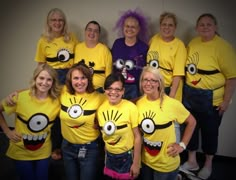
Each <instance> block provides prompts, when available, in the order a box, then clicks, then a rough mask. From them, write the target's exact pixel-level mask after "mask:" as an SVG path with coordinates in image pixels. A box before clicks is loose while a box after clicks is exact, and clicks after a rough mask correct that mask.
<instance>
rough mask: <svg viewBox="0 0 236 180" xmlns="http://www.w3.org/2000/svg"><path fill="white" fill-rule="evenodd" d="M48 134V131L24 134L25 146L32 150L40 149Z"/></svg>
mask: <svg viewBox="0 0 236 180" xmlns="http://www.w3.org/2000/svg"><path fill="white" fill-rule="evenodd" d="M47 135H48V134H47V132H45V133H43V134H40V135H31V134H23V135H22V137H23V142H24V146H25V148H26V149H28V150H31V151H35V150H38V149H39V148H40V147H42V145H43V144H44V142H45V139H46V138H47Z"/></svg>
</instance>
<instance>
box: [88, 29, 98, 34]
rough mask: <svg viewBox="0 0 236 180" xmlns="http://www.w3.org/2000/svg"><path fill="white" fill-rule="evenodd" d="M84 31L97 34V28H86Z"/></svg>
mask: <svg viewBox="0 0 236 180" xmlns="http://www.w3.org/2000/svg"><path fill="white" fill-rule="evenodd" d="M86 31H88V32H93V33H95V34H99V30H98V29H92V28H87V29H86Z"/></svg>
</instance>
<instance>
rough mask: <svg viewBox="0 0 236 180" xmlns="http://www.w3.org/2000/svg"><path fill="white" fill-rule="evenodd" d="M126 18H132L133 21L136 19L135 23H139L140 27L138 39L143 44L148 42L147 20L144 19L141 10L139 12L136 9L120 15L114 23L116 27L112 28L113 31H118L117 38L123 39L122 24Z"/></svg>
mask: <svg viewBox="0 0 236 180" xmlns="http://www.w3.org/2000/svg"><path fill="white" fill-rule="evenodd" d="M128 17H133V18H135V19H137V21H138V22H139V26H140V31H139V34H138V38H139V39H140V40H142V41H144V42H146V43H147V42H148V38H149V35H148V34H149V32H148V18H147V17H145V16H144V15H143V13H142V12H141V10H139V9H138V8H136V9H135V10H133V11H132V10H127V11H125V12H122V13H121V16H120V18H119V19H118V21H117V22H116V25H115V27H114V30H118V36H120V37H123V36H124V34H123V26H124V22H125V20H126V18H128Z"/></svg>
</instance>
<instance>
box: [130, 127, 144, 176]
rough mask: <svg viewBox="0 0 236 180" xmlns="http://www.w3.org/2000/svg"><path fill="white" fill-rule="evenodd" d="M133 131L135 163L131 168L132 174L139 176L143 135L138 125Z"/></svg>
mask: <svg viewBox="0 0 236 180" xmlns="http://www.w3.org/2000/svg"><path fill="white" fill-rule="evenodd" d="M133 133H134V158H133V164H132V166H131V168H130V176H131V177H133V178H136V177H138V175H139V171H140V163H141V146H142V137H141V133H140V130H139V128H138V127H135V128H133Z"/></svg>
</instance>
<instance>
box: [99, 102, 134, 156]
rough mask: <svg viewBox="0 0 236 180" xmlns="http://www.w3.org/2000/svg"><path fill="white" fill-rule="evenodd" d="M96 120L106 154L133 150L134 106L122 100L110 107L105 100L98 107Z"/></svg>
mask: <svg viewBox="0 0 236 180" xmlns="http://www.w3.org/2000/svg"><path fill="white" fill-rule="evenodd" d="M97 118H98V122H99V126H100V128H101V132H102V136H103V140H104V142H105V147H106V150H107V151H108V152H110V153H113V154H120V153H124V152H127V151H129V150H130V149H132V148H133V146H134V135H133V128H135V127H137V126H138V110H137V107H136V105H135V104H133V103H132V102H130V101H128V100H125V99H123V100H122V101H121V102H120V103H119V104H117V105H110V104H109V102H108V100H106V101H105V102H104V103H103V104H102V105H101V106H100V107H99V109H98V112H97Z"/></svg>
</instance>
